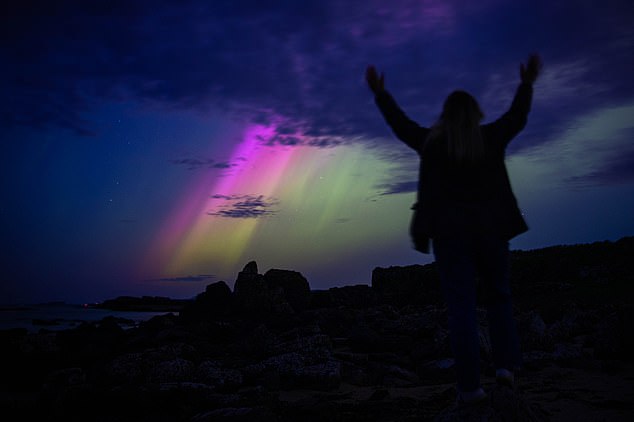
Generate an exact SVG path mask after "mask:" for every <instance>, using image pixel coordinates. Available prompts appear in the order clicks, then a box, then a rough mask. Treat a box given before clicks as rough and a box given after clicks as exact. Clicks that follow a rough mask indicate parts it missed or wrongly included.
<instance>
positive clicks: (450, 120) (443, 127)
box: [428, 90, 485, 165]
mask: <svg viewBox="0 0 634 422" xmlns="http://www.w3.org/2000/svg"><path fill="white" fill-rule="evenodd" d="M483 118H484V114H483V113H482V110H480V106H479V105H478V102H477V101H476V100H475V98H473V97H472V96H471V94H469V93H468V92H465V91H460V90H458V91H454V92H452V93H451V94H449V96H448V97H447V99H446V100H445V103H444V105H443V110H442V113H441V114H440V118H439V119H438V121H437V122H436V123H435V124H434V126H432V129H431V132H430V135H429V141H432V142H434V141H438V140H440V139H441V138H446V139H447V154H448V156H449V158H450V159H451V160H452V161H455V162H456V163H458V164H461V165H462V164H473V163H476V162H479V161H481V160H482V159H483V158H484V154H485V150H484V141H483V140H482V134H481V133H480V121H481V120H482V119H483ZM428 143H430V142H428Z"/></svg>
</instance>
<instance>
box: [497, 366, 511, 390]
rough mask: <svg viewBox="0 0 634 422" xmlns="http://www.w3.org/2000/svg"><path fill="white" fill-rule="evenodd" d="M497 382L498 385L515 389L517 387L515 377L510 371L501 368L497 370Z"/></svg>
mask: <svg viewBox="0 0 634 422" xmlns="http://www.w3.org/2000/svg"><path fill="white" fill-rule="evenodd" d="M495 381H496V382H497V383H498V385H504V386H506V387H511V388H513V387H514V386H515V376H514V375H513V372H511V371H509V370H508V369H504V368H500V369H496V370H495Z"/></svg>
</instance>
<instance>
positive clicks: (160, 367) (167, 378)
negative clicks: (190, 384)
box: [148, 358, 195, 384]
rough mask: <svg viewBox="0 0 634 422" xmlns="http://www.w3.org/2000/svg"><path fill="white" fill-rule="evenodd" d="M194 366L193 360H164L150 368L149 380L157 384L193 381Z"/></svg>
mask: <svg viewBox="0 0 634 422" xmlns="http://www.w3.org/2000/svg"><path fill="white" fill-rule="evenodd" d="M194 368H195V366H194V364H193V362H191V361H188V360H185V359H180V358H177V359H172V360H167V361H163V362H160V363H158V364H156V365H154V366H152V367H151V368H150V369H149V371H148V372H149V373H148V381H149V382H151V383H156V384H161V383H169V382H181V381H192V380H193V378H194V376H193V375H194Z"/></svg>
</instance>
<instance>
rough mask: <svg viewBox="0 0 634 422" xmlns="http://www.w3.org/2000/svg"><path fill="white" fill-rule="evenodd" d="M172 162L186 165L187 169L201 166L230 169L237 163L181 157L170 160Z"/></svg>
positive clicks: (195, 168) (196, 168)
mask: <svg viewBox="0 0 634 422" xmlns="http://www.w3.org/2000/svg"><path fill="white" fill-rule="evenodd" d="M170 162H171V163H172V164H176V165H180V166H186V167H187V170H198V169H201V168H207V169H228V168H231V167H235V166H236V165H237V164H234V163H230V162H228V161H219V162H216V161H215V160H213V159H211V158H179V159H175V160H170Z"/></svg>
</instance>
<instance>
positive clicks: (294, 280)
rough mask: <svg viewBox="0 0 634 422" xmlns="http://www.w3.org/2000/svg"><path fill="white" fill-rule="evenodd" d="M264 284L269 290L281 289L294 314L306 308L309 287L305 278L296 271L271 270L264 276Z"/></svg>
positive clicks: (308, 300)
mask: <svg viewBox="0 0 634 422" xmlns="http://www.w3.org/2000/svg"><path fill="white" fill-rule="evenodd" d="M264 282H265V283H266V285H267V287H268V288H269V289H271V290H272V289H274V288H281V289H282V291H283V296H284V299H285V300H286V302H288V303H289V304H290V305H291V307H292V308H293V310H294V311H295V312H300V311H303V310H305V309H307V308H308V304H309V303H310V287H309V285H308V281H307V280H306V278H305V277H304V276H303V275H302V274H301V273H299V272H297V271H289V270H279V269H271V270H268V271H267V272H266V273H265V274H264Z"/></svg>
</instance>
